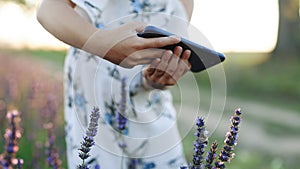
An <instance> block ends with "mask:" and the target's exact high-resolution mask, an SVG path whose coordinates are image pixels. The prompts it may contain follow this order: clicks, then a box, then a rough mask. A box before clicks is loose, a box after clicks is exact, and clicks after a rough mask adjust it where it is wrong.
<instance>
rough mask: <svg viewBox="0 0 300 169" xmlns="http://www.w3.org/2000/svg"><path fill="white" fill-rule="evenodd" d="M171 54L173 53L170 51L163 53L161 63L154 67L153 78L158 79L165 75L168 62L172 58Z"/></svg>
mask: <svg viewBox="0 0 300 169" xmlns="http://www.w3.org/2000/svg"><path fill="white" fill-rule="evenodd" d="M172 54H173V52H172V51H170V50H167V51H166V52H165V53H164V55H163V56H162V58H161V61H160V62H159V64H158V65H157V67H156V70H155V72H154V74H153V76H157V77H160V76H162V75H163V74H164V73H165V71H166V69H167V67H168V64H169V60H170V58H171V57H172Z"/></svg>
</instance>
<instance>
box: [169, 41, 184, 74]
mask: <svg viewBox="0 0 300 169" xmlns="http://www.w3.org/2000/svg"><path fill="white" fill-rule="evenodd" d="M181 52H182V47H180V46H176V47H175V49H174V54H173V55H172V57H171V59H170V62H169V65H168V68H167V70H166V72H167V73H168V74H170V75H171V76H172V75H173V74H174V72H175V71H176V69H177V65H178V61H179V58H180V55H181Z"/></svg>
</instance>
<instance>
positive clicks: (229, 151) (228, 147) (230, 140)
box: [215, 109, 242, 169]
mask: <svg viewBox="0 0 300 169" xmlns="http://www.w3.org/2000/svg"><path fill="white" fill-rule="evenodd" d="M241 114H242V113H241V109H236V110H235V114H234V115H233V116H232V117H231V119H230V120H231V126H230V131H229V132H228V133H226V138H225V140H224V146H223V148H222V150H221V152H220V154H219V155H218V160H217V161H216V162H215V167H216V168H220V169H224V168H226V167H225V162H230V160H231V159H232V158H233V157H234V153H233V150H234V146H236V144H237V138H238V131H239V124H240V122H241Z"/></svg>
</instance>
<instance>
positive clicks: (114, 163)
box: [65, 0, 187, 169]
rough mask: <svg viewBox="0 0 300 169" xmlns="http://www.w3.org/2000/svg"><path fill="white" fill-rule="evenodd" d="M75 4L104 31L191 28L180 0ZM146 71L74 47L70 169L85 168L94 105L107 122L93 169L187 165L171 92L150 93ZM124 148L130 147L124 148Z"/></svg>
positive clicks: (68, 104) (68, 72) (68, 97)
mask: <svg viewBox="0 0 300 169" xmlns="http://www.w3.org/2000/svg"><path fill="white" fill-rule="evenodd" d="M74 3H76V4H77V5H78V6H79V7H81V8H82V9H84V10H85V11H86V12H87V14H88V16H89V17H90V19H91V21H92V22H93V24H94V25H95V26H97V27H98V28H99V29H109V28H111V27H114V26H118V25H120V24H122V23H124V22H127V21H131V20H138V21H143V22H147V23H149V24H152V25H156V26H159V27H162V28H166V29H168V30H170V29H171V30H172V32H173V33H174V32H175V33H177V34H183V32H182V31H183V30H184V24H186V23H187V22H186V20H187V15H186V11H185V10H184V8H183V6H182V4H181V3H180V2H179V0H86V1H85V0H74ZM140 14H142V15H140ZM175 16H176V17H175ZM82 31H84V30H82ZM176 31H178V32H176ZM142 67H143V66H142V65H141V66H136V67H134V68H132V69H126V68H122V67H119V66H117V65H115V64H112V63H110V62H109V61H106V60H104V59H101V58H100V57H97V56H94V55H91V54H89V53H86V52H84V51H82V50H79V49H76V48H73V47H71V48H70V50H69V52H68V55H67V57H66V61H65V121H66V143H67V159H68V168H70V169H74V168H76V166H77V165H78V164H80V163H81V159H80V158H79V157H78V152H79V151H78V148H79V147H80V142H81V141H82V138H83V136H84V134H85V131H86V129H87V126H88V121H89V114H90V112H91V110H92V108H93V107H94V106H97V107H99V109H100V112H101V119H100V121H99V128H98V133H97V135H96V137H95V142H96V144H95V146H93V147H92V150H91V153H90V155H91V156H90V157H89V158H88V160H87V162H88V163H89V164H90V166H91V168H94V167H95V166H97V165H100V166H101V169H121V168H124V169H127V168H128V169H150V168H159V169H175V168H176V169H178V168H179V166H181V165H183V164H186V161H185V158H184V154H183V150H182V144H181V138H180V136H179V133H178V129H177V122H176V111H175V109H174V107H173V103H172V96H171V93H170V91H168V90H164V91H161V90H151V91H146V90H145V89H144V88H143V86H142V84H141V69H142ZM122 80H123V82H124V81H125V82H126V83H125V84H126V88H125V89H126V90H125V91H126V98H127V99H126V100H127V107H126V118H127V123H126V129H125V130H122V132H121V133H120V132H119V131H118V129H117V127H116V126H117V125H118V124H117V120H116V114H117V112H118V110H119V109H118V105H119V104H118V103H119V101H120V100H121V84H122ZM120 143H124V144H126V147H125V148H123V149H122V148H121V147H120ZM121 166H122V167H121Z"/></svg>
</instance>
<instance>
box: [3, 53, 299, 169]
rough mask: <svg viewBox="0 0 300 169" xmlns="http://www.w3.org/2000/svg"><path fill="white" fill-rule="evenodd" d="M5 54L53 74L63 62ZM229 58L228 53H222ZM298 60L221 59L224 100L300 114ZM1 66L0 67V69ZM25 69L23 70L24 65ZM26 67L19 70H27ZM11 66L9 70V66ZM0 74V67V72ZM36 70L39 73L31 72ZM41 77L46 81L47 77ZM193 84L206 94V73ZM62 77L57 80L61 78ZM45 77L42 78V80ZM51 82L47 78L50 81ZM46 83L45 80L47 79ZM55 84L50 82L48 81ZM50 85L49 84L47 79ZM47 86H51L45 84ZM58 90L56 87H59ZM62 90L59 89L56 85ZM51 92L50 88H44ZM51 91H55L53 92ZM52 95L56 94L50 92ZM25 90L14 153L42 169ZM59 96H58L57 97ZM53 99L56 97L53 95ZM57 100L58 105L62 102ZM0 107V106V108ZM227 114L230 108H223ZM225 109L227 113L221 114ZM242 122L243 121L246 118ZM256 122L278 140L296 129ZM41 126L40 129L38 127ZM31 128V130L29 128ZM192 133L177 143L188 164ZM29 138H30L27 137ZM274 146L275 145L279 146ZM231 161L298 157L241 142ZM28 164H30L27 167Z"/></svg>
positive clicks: (241, 164) (279, 165) (281, 164)
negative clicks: (245, 61)
mask: <svg viewBox="0 0 300 169" xmlns="http://www.w3.org/2000/svg"><path fill="white" fill-rule="evenodd" d="M3 53H5V55H8V56H14V58H18V57H19V58H20V60H21V58H24V56H25V58H28V59H33V60H34V61H38V62H39V63H41V67H45V65H46V68H52V69H54V70H57V71H58V72H62V70H63V61H64V58H65V54H66V51H47V50H21V51H16V50H7V49H4V50H2V49H1V53H0V55H1V54H3ZM228 57H230V55H228ZM299 64H300V62H299V60H290V61H284V62H281V61H280V60H276V59H274V60H269V61H268V62H264V63H259V64H256V65H251V66H249V65H248V66H239V65H238V64H235V63H231V62H230V58H228V59H227V63H226V64H224V68H225V73H226V79H227V85H228V91H227V94H228V96H233V97H236V98H243V99H245V98H246V99H248V100H255V101H258V102H262V103H264V104H267V105H271V106H279V107H281V108H286V109H290V110H294V111H296V112H299V113H300V105H299V100H300V91H299V90H300V88H299V84H300V81H299V79H300V76H299V74H300V65H299ZM1 67H3V65H1ZM27 67H28V66H27ZM27 67H25V68H26V69H27ZM14 68H15V67H14ZM0 70H1V68H0ZM36 70H37V71H38V70H39V69H36ZM29 75H30V73H28V72H26V71H25V72H23V75H22V74H21V75H19V76H21V77H23V78H21V79H24V78H25V79H26V81H27V82H26V83H25V82H24V84H22V85H25V87H23V88H24V90H28V85H30V84H28V81H30V79H29V78H28V77H29ZM48 76H49V74H48V75H47V77H46V79H47V78H48ZM195 76H196V79H197V83H198V84H199V86H200V90H201V91H206V90H208V91H209V89H210V83H209V78H208V75H207V73H206V72H202V73H199V74H196V75H195ZM1 78H2V74H0V82H1ZM61 78H62V77H61ZM43 79H45V78H43ZM50 79H52V78H50ZM47 80H48V79H47ZM52 80H55V79H52ZM50 81H51V80H50ZM50 84H52V83H50ZM59 86H60V85H59ZM0 87H1V88H2V89H5V85H2V84H0ZM60 87H62V86H60ZM49 90H50V91H53V89H49ZM54 90H55V89H54ZM4 91H5V90H3V91H0V101H1V100H3V99H4V100H6V98H4V97H3V94H5V92H4ZM56 92H58V91H56ZM26 93H27V91H24V93H22V94H21V95H22V97H21V98H22V99H21V100H17V101H16V105H17V106H18V107H20V109H24V110H25V111H24V113H23V119H24V121H23V122H22V125H23V128H24V133H23V134H24V137H23V139H21V142H20V146H21V148H20V151H19V153H18V155H19V156H20V157H22V158H23V159H24V160H25V164H24V168H39V167H40V168H47V167H46V165H45V163H44V161H40V160H41V159H42V158H44V155H43V154H44V149H43V146H44V142H45V139H46V138H45V137H46V133H45V131H44V130H43V129H42V128H38V126H36V125H37V124H35V125H34V124H32V123H28V121H32V120H34V121H37V122H38V121H41V119H39V118H37V116H38V113H39V111H38V109H30V108H28V104H27V103H26V102H22V100H26V99H27V94H26ZM203 93H204V95H205V96H207V97H209V96H210V94H209V93H205V92H201V94H203ZM61 94H62V93H61ZM59 97H62V96H60V95H59ZM61 99H62V98H60V101H59V102H62V100H61ZM174 101H175V102H176V101H177V102H179V101H180V100H178V99H177V98H174ZM201 103H203V105H204V107H209V106H208V105H209V104H210V100H209V99H207V100H205V99H203V100H201ZM0 107H1V106H0ZM59 107H60V108H58V110H57V111H58V114H60V115H59V117H56V118H58V119H62V114H63V110H62V105H60V106H59ZM226 109H230V110H229V111H232V108H226ZM0 111H1V114H0V117H1V118H0V122H1V125H0V128H1V132H0V134H1V135H3V132H4V130H3V129H4V128H5V125H4V123H3V121H4V120H3V113H4V110H1V108H0ZM226 111H227V110H226ZM247 118H248V117H247ZM57 121H58V120H56V126H57V128H56V133H57V146H58V147H59V151H60V153H61V155H60V156H61V157H62V160H63V161H64V163H63V167H65V168H66V163H65V154H64V149H65V148H64V147H65V143H64V133H63V121H59V122H57ZM257 122H258V123H259V124H262V123H263V130H265V131H267V132H268V133H270V134H272V135H278V136H279V135H280V137H284V136H285V135H297V134H298V132H297V129H294V128H290V127H287V126H285V125H280V124H277V123H276V124H275V123H272V122H266V121H259V120H257ZM39 127H41V126H39ZM33 129H35V130H33ZM193 134H194V131H192V132H190V133H189V134H188V135H187V137H185V138H184V140H183V145H184V148H185V154H186V155H187V158H188V161H190V160H191V159H190V158H191V154H192V152H193V150H192V146H191V143H192V142H193V141H194V139H195V137H194V136H193ZM32 137H33V138H32ZM214 138H216V140H218V142H219V143H222V139H224V135H222V136H218V135H213V136H212V139H210V140H211V141H213V139H214ZM32 139H34V140H36V143H35V144H32ZM279 146H280V145H279ZM2 147H3V143H2V142H0V151H2ZM37 152H39V153H40V154H41V156H40V157H39V158H38V157H35V155H34V154H35V153H37ZM236 153H237V157H236V158H235V159H233V162H232V163H231V164H230V165H229V166H228V167H229V168H230V169H238V168H243V169H250V168H251V169H252V168H255V169H296V168H297V167H298V164H297V163H298V161H297V158H299V156H293V157H286V156H285V155H284V152H283V154H282V155H274V154H269V153H267V152H262V151H260V150H258V149H250V148H249V147H244V146H243V144H241V146H238V147H237V150H236ZM34 160H35V162H36V161H39V162H38V163H39V164H38V165H37V167H33V163H35V162H34ZM31 161H33V162H32V163H31Z"/></svg>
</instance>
